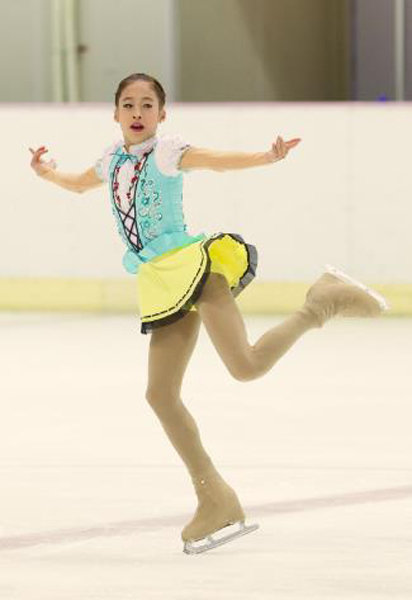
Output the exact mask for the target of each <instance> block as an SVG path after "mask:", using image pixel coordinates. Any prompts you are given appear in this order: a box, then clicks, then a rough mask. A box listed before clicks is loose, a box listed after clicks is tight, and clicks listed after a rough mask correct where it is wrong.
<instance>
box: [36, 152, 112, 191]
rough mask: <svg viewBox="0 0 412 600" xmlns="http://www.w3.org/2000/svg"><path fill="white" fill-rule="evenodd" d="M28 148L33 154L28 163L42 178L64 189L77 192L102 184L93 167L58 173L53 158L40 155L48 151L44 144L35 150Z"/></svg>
mask: <svg viewBox="0 0 412 600" xmlns="http://www.w3.org/2000/svg"><path fill="white" fill-rule="evenodd" d="M29 150H30V152H31V153H32V155H33V156H32V159H31V163H30V165H31V167H32V169H33V170H34V171H35V172H36V173H37V175H38V176H39V177H42V179H47V181H51V182H52V183H55V184H56V185H59V186H60V187H62V188H64V189H66V190H70V191H71V192H77V193H79V194H81V193H82V192H86V191H87V190H91V189H93V188H95V187H98V186H100V185H102V184H103V182H102V180H101V179H100V178H99V176H98V175H97V173H96V171H95V168H94V167H91V168H90V169H88V170H87V171H84V172H83V173H79V174H70V173H60V172H58V171H56V166H57V165H56V163H55V162H54V161H53V160H49V161H43V160H42V156H43V155H44V154H45V153H46V152H48V150H47V148H45V146H41V147H40V148H38V149H37V150H33V149H32V148H29Z"/></svg>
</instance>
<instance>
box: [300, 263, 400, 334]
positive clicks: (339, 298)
mask: <svg viewBox="0 0 412 600" xmlns="http://www.w3.org/2000/svg"><path fill="white" fill-rule="evenodd" d="M386 310H389V304H388V302H387V301H386V300H385V298H384V297H383V296H382V295H381V294H379V293H378V292H376V291H375V290H372V289H370V288H368V287H367V286H366V285H364V284H363V283H360V282H359V281H356V280H355V279H353V278H352V277H349V275H346V273H344V272H343V271H339V270H338V269H336V268H335V267H332V266H330V265H327V266H326V272H325V273H324V274H323V275H322V276H321V277H320V278H319V279H318V280H317V281H315V283H314V284H313V285H312V287H311V288H310V289H309V291H308V293H307V294H306V302H305V304H304V306H303V308H302V312H304V313H306V314H308V313H309V314H311V315H312V316H314V317H315V318H316V321H317V323H318V326H319V327H322V325H323V324H324V323H325V322H326V321H327V320H328V319H330V318H331V317H334V316H336V315H342V316H344V317H377V316H379V315H380V314H381V313H383V312H384V311H386Z"/></svg>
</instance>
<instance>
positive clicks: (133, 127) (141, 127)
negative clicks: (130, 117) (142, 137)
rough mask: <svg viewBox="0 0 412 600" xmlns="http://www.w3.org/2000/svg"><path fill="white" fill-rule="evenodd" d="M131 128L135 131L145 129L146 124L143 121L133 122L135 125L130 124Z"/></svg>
mask: <svg viewBox="0 0 412 600" xmlns="http://www.w3.org/2000/svg"><path fill="white" fill-rule="evenodd" d="M130 129H133V131H143V129H144V126H143V125H142V124H141V123H133V125H131V126H130Z"/></svg>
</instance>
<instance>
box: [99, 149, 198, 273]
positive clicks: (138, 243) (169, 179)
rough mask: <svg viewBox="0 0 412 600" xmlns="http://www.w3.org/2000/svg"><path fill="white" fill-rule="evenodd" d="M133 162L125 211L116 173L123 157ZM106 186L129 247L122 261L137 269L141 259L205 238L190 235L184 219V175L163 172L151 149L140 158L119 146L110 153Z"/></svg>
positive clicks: (123, 161)
mask: <svg viewBox="0 0 412 600" xmlns="http://www.w3.org/2000/svg"><path fill="white" fill-rule="evenodd" d="M128 160H130V161H132V162H133V163H134V164H135V171H134V173H135V176H134V179H135V182H134V181H133V180H131V185H130V190H129V195H128V197H129V200H130V208H129V209H128V211H127V212H126V211H125V210H124V209H122V208H121V207H120V206H119V202H117V201H116V195H117V193H118V183H117V175H118V173H119V171H120V169H121V168H122V165H124V163H125V162H126V161H128ZM109 186H110V196H111V203H112V210H113V214H114V216H115V218H116V221H117V226H118V230H119V233H120V235H121V237H122V238H123V240H124V242H125V243H126V245H127V247H128V249H127V251H126V253H125V255H124V257H123V265H124V267H125V269H126V270H127V271H128V272H129V273H133V274H134V273H137V272H138V270H139V266H140V265H141V264H142V263H145V262H148V261H149V260H151V259H152V258H155V257H157V256H160V255H161V254H163V253H164V252H167V251H169V250H172V249H174V248H178V247H182V246H187V245H188V244H192V243H194V242H196V241H198V240H202V239H204V238H205V237H206V236H205V234H203V233H202V234H200V235H197V236H191V235H189V234H188V233H187V226H186V224H185V221H184V215H183V204H182V196H183V194H182V192H183V175H182V174H181V173H179V174H178V175H177V176H168V175H164V174H163V173H162V172H161V171H160V170H159V169H158V167H157V165H156V161H155V157H154V151H153V149H152V150H151V151H150V152H149V153H147V154H145V155H144V156H143V159H142V160H141V161H140V162H139V160H138V158H137V157H136V156H134V155H132V154H125V153H124V151H123V149H122V148H118V149H117V150H116V152H114V153H113V158H112V160H111V162H110V167H109Z"/></svg>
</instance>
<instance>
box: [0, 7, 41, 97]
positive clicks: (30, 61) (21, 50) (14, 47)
mask: <svg viewBox="0 0 412 600" xmlns="http://www.w3.org/2000/svg"><path fill="white" fill-rule="evenodd" d="M0 15H1V18H0V81H1V87H0V101H2V102H21V101H26V102H35V101H42V100H46V99H50V96H51V81H50V54H49V52H48V47H49V45H50V23H49V18H48V2H47V1H46V0H12V1H10V0H0Z"/></svg>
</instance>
